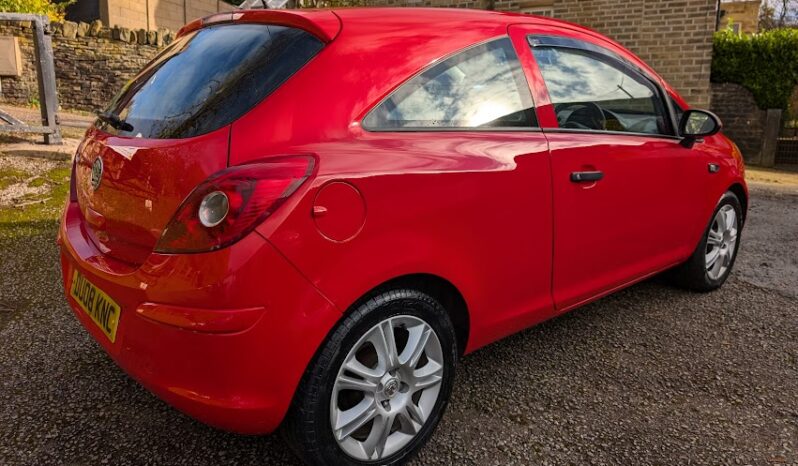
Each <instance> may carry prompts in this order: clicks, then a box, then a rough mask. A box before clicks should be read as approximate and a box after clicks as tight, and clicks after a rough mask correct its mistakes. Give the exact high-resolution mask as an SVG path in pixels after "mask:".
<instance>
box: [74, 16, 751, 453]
mask: <svg viewBox="0 0 798 466" xmlns="http://www.w3.org/2000/svg"><path fill="white" fill-rule="evenodd" d="M719 130H720V122H719V121H718V119H717V118H716V117H715V116H714V115H712V114H711V113H709V112H706V111H703V110H693V109H690V108H689V107H688V105H687V104H686V103H685V101H684V100H683V99H682V98H681V97H679V95H678V94H677V93H676V92H675V91H674V90H673V89H672V88H671V87H670V86H668V84H667V83H665V82H664V81H663V80H662V78H660V77H659V76H658V75H657V74H656V73H655V72H654V71H653V70H652V69H651V68H650V67H649V66H647V65H646V64H645V63H643V62H642V61H641V60H640V59H638V58H637V57H635V56H634V55H633V54H631V53H630V52H629V51H628V50H626V49H624V48H623V47H621V46H620V45H618V44H617V43H615V42H613V41H611V40H609V39H607V38H606V37H603V36H601V35H599V34H597V33H595V32H593V31H591V30H589V29H586V28H583V27H580V26H577V25H574V24H570V23H565V22H562V21H555V20H551V19H546V18H539V17H534V16H524V15H515V14H501V13H493V12H484V11H468V10H437V9H436V10H432V9H342V10H334V11H312V12H305V11H285V10H283V11H265V10H263V11H237V12H234V13H225V14H219V15H215V16H211V17H208V18H205V19H203V20H198V21H194V22H192V23H190V24H189V25H187V26H186V27H184V28H183V29H182V30H181V31H180V34H179V36H178V38H177V40H176V41H175V42H174V43H173V44H171V45H170V46H168V47H167V48H166V49H165V50H164V51H163V52H162V53H161V54H160V55H159V56H158V57H157V58H155V59H154V60H153V62H152V63H150V64H149V65H148V66H147V67H146V68H145V69H144V70H143V71H142V72H141V73H140V74H139V75H138V76H136V77H135V78H134V79H133V80H132V81H131V82H130V83H129V84H127V85H126V86H125V88H124V89H122V91H121V92H120V93H119V94H118V95H117V96H116V97H115V98H114V100H113V101H112V103H111V104H110V106H109V107H108V109H107V110H106V111H105V112H104V113H101V114H100V115H99V118H98V120H97V122H96V124H95V126H94V127H93V128H91V129H90V130H89V131H88V132H87V134H86V137H85V139H84V141H83V143H82V144H81V146H80V148H79V150H78V154H77V156H76V161H75V164H74V172H73V176H72V191H71V196H70V200H69V203H68V205H67V206H66V210H65V212H64V215H63V220H62V224H61V228H60V234H59V240H60V244H61V265H62V267H63V276H64V286H65V290H66V295H67V300H68V301H69V304H70V306H71V307H72V309H73V311H74V313H75V316H76V317H77V318H78V320H80V322H81V323H82V324H83V325H84V326H85V327H86V329H87V331H88V332H89V333H91V335H92V336H93V337H94V338H95V339H96V340H97V341H98V342H99V343H100V345H101V346H102V347H103V348H104V349H105V350H106V351H107V352H108V353H109V354H110V355H111V357H113V359H114V360H115V361H116V362H117V363H118V364H119V365H120V366H121V367H122V368H123V369H124V370H125V371H127V373H129V374H130V375H131V376H132V377H133V378H135V379H136V380H138V381H139V382H141V384H143V385H144V386H145V387H147V388H148V389H149V390H151V391H153V392H154V393H155V394H157V395H158V396H159V397H161V398H162V399H164V400H166V401H167V402H168V403H170V404H172V405H174V406H175V407H176V408H178V409H180V410H181V411H183V412H185V413H188V414H189V415H191V416H193V417H195V418H197V419H199V420H201V421H203V422H206V423H208V424H210V425H213V426H217V427H219V428H222V429H227V430H230V431H234V432H240V433H247V434H262V433H268V432H272V431H274V430H275V429H277V428H278V426H281V427H282V430H283V431H284V433H285V436H286V438H287V439H288V441H289V443H290V444H291V445H292V447H293V448H294V449H295V450H296V452H297V453H298V455H299V456H300V457H301V458H302V459H304V461H306V462H308V463H312V464H350V465H359V464H373V463H377V462H378V463H379V464H396V463H402V462H403V461H405V460H406V459H407V458H408V457H409V455H411V454H412V453H413V452H414V451H416V450H418V448H419V447H420V446H421V445H422V444H423V443H424V442H426V441H427V439H428V438H429V437H430V435H431V434H432V431H433V430H434V428H435V426H436V424H437V423H438V421H439V420H440V418H441V415H442V413H443V411H444V409H445V407H446V404H447V401H448V399H449V395H450V393H451V391H452V385H453V380H454V378H453V376H454V371H455V365H456V363H457V360H458V358H460V357H461V356H463V355H464V354H467V353H469V352H472V351H474V350H476V349H477V348H480V347H482V346H484V345H487V344H489V343H491V342H493V341H496V340H498V339H500V338H502V337H505V336H507V335H509V334H512V333H514V332H518V331H519V330H522V329H525V328H527V327H530V326H532V325H534V324H536V323H538V322H541V321H543V320H546V319H549V318H552V317H555V316H558V315H560V314H562V313H564V312H566V311H569V310H571V309H574V308H575V307H577V306H580V305H582V304H585V303H588V302H590V301H593V300H596V299H598V298H600V297H602V296H605V295H607V294H609V293H612V292H613V291H615V290H618V289H621V288H623V287H626V286H629V285H631V284H633V283H635V282H638V281H640V280H644V279H645V278H647V277H650V276H652V275H655V274H658V273H660V272H663V271H666V270H670V272H669V273H670V274H671V275H672V276H673V278H674V279H675V280H676V281H677V282H678V283H681V284H682V285H684V286H686V287H688V288H692V289H695V290H701V291H708V290H713V289H715V288H718V287H719V286H721V285H722V284H723V282H724V281H725V280H726V278H727V277H728V275H729V273H730V271H731V268H732V266H733V264H734V259H735V255H736V252H737V249H738V247H739V243H740V242H739V234H740V230H741V228H742V225H743V222H744V219H745V214H746V206H747V204H748V197H747V188H746V184H745V181H744V177H743V171H744V168H743V161H742V158H741V156H740V152H739V151H738V149H737V148H736V146H735V145H734V144H733V143H732V142H730V141H729V140H728V139H727V138H726V137H724V136H722V135H720V134H718V131H719Z"/></svg>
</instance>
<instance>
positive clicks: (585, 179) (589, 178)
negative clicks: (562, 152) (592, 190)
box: [571, 171, 604, 183]
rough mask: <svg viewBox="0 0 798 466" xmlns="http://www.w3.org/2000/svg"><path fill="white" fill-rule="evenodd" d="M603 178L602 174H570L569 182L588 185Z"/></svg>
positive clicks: (592, 172) (598, 172)
mask: <svg viewBox="0 0 798 466" xmlns="http://www.w3.org/2000/svg"><path fill="white" fill-rule="evenodd" d="M602 178H604V172H600V171H591V172H571V181H572V182H574V183H590V182H594V181H599V180H600V179H602Z"/></svg>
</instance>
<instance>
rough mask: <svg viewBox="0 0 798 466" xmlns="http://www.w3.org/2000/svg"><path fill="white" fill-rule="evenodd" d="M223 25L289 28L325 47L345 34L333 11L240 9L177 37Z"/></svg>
mask: <svg viewBox="0 0 798 466" xmlns="http://www.w3.org/2000/svg"><path fill="white" fill-rule="evenodd" d="M258 1H260V0H258ZM223 23H261V24H276V25H280V26H289V27H294V28H297V29H302V30H304V31H307V32H309V33H311V34H313V35H314V36H316V37H318V38H319V39H320V40H321V41H322V42H324V43H330V42H332V40H333V39H335V36H337V35H338V32H339V31H340V30H341V20H340V19H339V18H338V16H337V15H336V14H335V13H333V12H332V11H330V10H327V11H307V12H305V11H298V10H270V9H267V10H264V9H258V10H241V9H239V10H234V11H228V12H224V13H216V14H214V15H210V16H206V17H204V18H201V19H195V20H194V21H192V22H190V23H188V24H186V25H185V26H183V27H182V28H180V31H178V33H177V37H182V36H184V35H186V34H188V33H189V32H192V31H196V30H197V29H200V28H203V27H205V26H210V25H213V24H223Z"/></svg>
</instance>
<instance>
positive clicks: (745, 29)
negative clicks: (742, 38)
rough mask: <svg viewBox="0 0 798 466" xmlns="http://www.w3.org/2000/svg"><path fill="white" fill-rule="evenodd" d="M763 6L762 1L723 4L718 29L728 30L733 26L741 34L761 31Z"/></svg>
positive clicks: (747, 0)
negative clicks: (760, 11) (760, 20)
mask: <svg viewBox="0 0 798 466" xmlns="http://www.w3.org/2000/svg"><path fill="white" fill-rule="evenodd" d="M761 6H762V1H761V0H744V1H738V2H723V3H721V4H720V21H719V22H718V29H726V28H727V27H729V26H730V25H731V26H732V27H733V29H735V30H736V31H737V32H739V33H741V34H753V33H755V32H757V31H759V9H760V7H761Z"/></svg>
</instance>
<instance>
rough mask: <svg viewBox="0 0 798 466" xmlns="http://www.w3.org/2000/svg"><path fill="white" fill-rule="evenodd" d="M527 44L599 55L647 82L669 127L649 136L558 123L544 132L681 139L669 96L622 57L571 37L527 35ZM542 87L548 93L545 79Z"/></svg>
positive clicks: (638, 68) (653, 80)
mask: <svg viewBox="0 0 798 466" xmlns="http://www.w3.org/2000/svg"><path fill="white" fill-rule="evenodd" d="M527 43H528V44H529V47H530V48H531V49H534V48H537V47H541V48H542V47H547V48H562V49H571V50H579V51H581V52H585V53H587V54H589V55H599V56H601V57H603V58H607V59H609V60H611V61H613V62H615V64H616V65H618V66H620V67H621V68H624V69H627V70H629V71H631V72H633V73H636V74H637V75H639V76H640V77H642V78H643V79H645V80H646V81H648V82H649V83H650V84H651V85H652V86H654V89H656V91H657V94H658V98H659V100H660V103H661V104H662V107H663V108H664V109H665V113H666V116H667V119H668V123H669V125H668V126H669V127H670V134H650V133H635V132H630V131H605V130H595V129H580V128H561V127H560V126H559V122H557V128H546V131H551V130H557V131H558V132H569V133H589V134H593V133H595V134H614V135H630V136H648V137H665V138H668V139H682V138H681V137H680V136H679V129H678V122H676V116H675V112H674V110H673V107H672V106H671V99H670V96H669V95H668V93H667V92H666V91H665V89H664V88H663V87H662V85H661V84H660V83H659V82H658V81H657V80H656V79H654V78H652V77H651V76H650V75H649V74H648V73H647V72H646V71H645V70H643V69H642V68H640V67H639V66H637V65H635V64H634V63H632V62H631V61H629V60H627V59H625V58H624V57H622V56H621V55H619V54H617V53H615V52H613V51H612V50H609V49H607V48H605V47H602V46H601V45H597V44H594V43H592V42H588V41H584V40H581V39H574V38H571V37H563V36H555V35H549V34H527ZM533 55H534V53H533ZM535 62H537V58H535ZM538 66H539V65H538ZM543 85H544V86H546V92H548V84H546V81H545V79H544V80H543ZM552 105H553V104H552Z"/></svg>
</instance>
